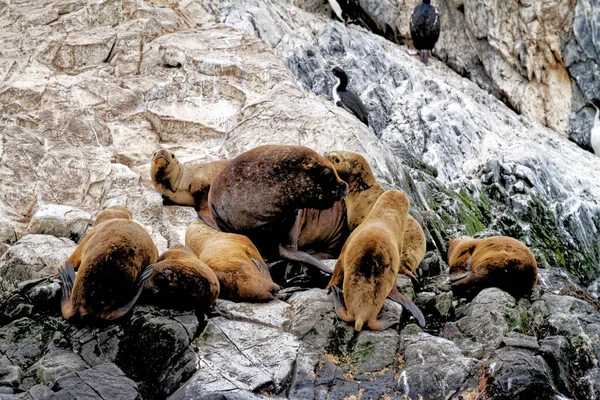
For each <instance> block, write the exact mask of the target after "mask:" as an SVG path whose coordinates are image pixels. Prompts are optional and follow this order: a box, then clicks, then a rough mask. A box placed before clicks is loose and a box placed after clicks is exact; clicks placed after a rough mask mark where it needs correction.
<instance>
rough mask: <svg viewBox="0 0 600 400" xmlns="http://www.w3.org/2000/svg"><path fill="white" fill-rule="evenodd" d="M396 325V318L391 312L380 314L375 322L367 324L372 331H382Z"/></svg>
mask: <svg viewBox="0 0 600 400" xmlns="http://www.w3.org/2000/svg"><path fill="white" fill-rule="evenodd" d="M397 323H398V316H397V315H394V314H393V313H391V312H382V313H381V314H379V315H378V316H377V320H375V322H369V323H368V325H369V328H370V329H371V330H372V331H384V330H386V329H387V328H389V327H391V326H394V325H396V324H397Z"/></svg>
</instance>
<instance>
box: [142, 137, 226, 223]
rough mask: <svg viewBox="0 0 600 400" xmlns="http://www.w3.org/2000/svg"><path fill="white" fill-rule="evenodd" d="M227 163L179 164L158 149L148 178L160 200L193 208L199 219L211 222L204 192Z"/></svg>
mask: <svg viewBox="0 0 600 400" xmlns="http://www.w3.org/2000/svg"><path fill="white" fill-rule="evenodd" d="M227 164H229V160H218V161H213V162H207V163H202V164H182V163H180V162H179V160H178V159H177V156H176V155H175V154H174V153H172V152H170V151H169V150H165V149H158V150H156V151H155V152H154V154H152V161H151V163H150V177H151V178H152V185H154V188H155V189H156V191H158V192H159V193H161V194H162V195H163V199H165V200H166V201H169V202H171V203H172V204H178V205H182V206H192V207H195V208H196V211H198V214H199V215H200V216H201V217H202V218H208V220H209V221H212V218H211V216H210V212H209V210H208V191H209V189H210V184H211V182H212V180H213V179H214V177H215V176H216V175H217V174H218V173H219V172H221V171H222V170H223V168H225V166H226V165H227Z"/></svg>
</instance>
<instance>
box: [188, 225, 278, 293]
mask: <svg viewBox="0 0 600 400" xmlns="http://www.w3.org/2000/svg"><path fill="white" fill-rule="evenodd" d="M185 244H186V246H188V247H189V248H190V249H191V250H192V251H193V252H194V253H195V254H196V255H197V256H198V258H199V259H200V260H202V261H203V262H205V263H206V264H207V265H208V266H209V267H210V268H211V269H212V270H213V271H214V272H215V275H216V276H217V278H219V283H220V287H221V297H222V298H225V299H231V300H239V301H265V300H273V299H274V298H275V297H274V296H273V295H274V294H275V293H276V292H277V291H278V290H279V289H280V288H279V285H277V284H276V283H274V282H273V281H272V280H271V274H270V273H269V268H268V267H267V265H266V264H265V262H264V260H263V259H262V257H261V256H260V253H259V252H258V250H257V249H256V247H255V246H254V245H253V244H252V242H251V241H250V239H248V238H247V237H246V236H243V235H237V234H235V233H225V232H219V231H216V230H214V229H213V228H211V227H210V226H208V225H206V224H205V223H204V222H200V221H198V222H192V223H191V224H189V225H188V228H187V230H186V232H185Z"/></svg>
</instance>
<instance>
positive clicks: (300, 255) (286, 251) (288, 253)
mask: <svg viewBox="0 0 600 400" xmlns="http://www.w3.org/2000/svg"><path fill="white" fill-rule="evenodd" d="M279 255H280V256H281V257H282V258H287V259H288V260H292V261H299V262H301V263H304V264H308V265H310V266H313V267H315V268H318V269H320V270H321V271H323V272H325V273H326V274H329V275H331V274H333V270H332V269H331V268H329V267H328V266H326V265H325V264H323V263H322V262H320V261H319V260H317V259H316V258H314V257H313V256H311V255H310V254H308V253H305V252H303V251H299V250H295V249H291V248H289V247H284V246H281V245H280V246H279Z"/></svg>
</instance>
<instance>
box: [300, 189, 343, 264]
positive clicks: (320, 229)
mask: <svg viewBox="0 0 600 400" xmlns="http://www.w3.org/2000/svg"><path fill="white" fill-rule="evenodd" d="M347 221H348V218H347V213H346V203H344V201H343V200H339V201H336V202H335V204H334V205H333V207H331V208H327V209H325V210H315V209H314V208H303V209H301V210H300V223H299V224H298V225H299V226H298V228H299V232H298V250H300V251H304V252H306V253H308V254H310V255H312V256H313V257H315V258H317V259H319V260H325V259H333V258H338V257H339V255H340V251H341V250H342V247H343V246H344V243H345V242H346V239H348V236H349V235H350V231H349V230H348V222H347Z"/></svg>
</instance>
